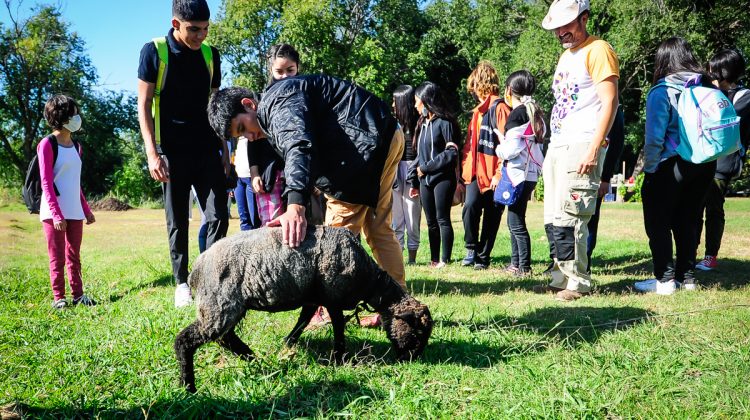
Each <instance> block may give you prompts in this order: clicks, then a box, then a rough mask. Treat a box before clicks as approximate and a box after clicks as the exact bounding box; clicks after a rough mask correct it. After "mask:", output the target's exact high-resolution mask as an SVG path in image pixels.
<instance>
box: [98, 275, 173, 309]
mask: <svg viewBox="0 0 750 420" xmlns="http://www.w3.org/2000/svg"><path fill="white" fill-rule="evenodd" d="M172 285H174V280H173V279H172V275H171V274H166V275H162V276H159V278H157V279H156V280H152V281H148V282H145V283H140V284H138V285H136V286H133V287H131V288H130V289H128V290H126V291H124V292H121V293H118V294H111V295H109V302H110V303H115V302H117V301H119V300H120V299H122V298H124V297H125V296H127V295H129V294H131V293H135V292H138V291H139V290H144V289H151V288H154V287H163V286H172Z"/></svg>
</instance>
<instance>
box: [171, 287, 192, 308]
mask: <svg viewBox="0 0 750 420" xmlns="http://www.w3.org/2000/svg"><path fill="white" fill-rule="evenodd" d="M192 303H193V297H192V296H191V295H190V286H188V284H187V283H182V284H178V285H177V287H176V288H175V289H174V307H175V308H182V307H184V306H188V305H190V304H192Z"/></svg>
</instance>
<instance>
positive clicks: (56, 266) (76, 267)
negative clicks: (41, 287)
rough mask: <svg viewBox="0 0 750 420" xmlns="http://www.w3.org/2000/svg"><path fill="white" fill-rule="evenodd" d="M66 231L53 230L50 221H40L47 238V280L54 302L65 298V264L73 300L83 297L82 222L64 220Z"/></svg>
mask: <svg viewBox="0 0 750 420" xmlns="http://www.w3.org/2000/svg"><path fill="white" fill-rule="evenodd" d="M66 222H67V228H66V230H55V227H54V224H53V223H52V219H47V220H44V221H42V227H43V229H44V236H46V237H47V253H48V254H49V278H50V283H51V284H52V295H53V296H54V298H55V300H59V299H63V298H65V272H64V268H63V266H65V263H66V262H67V266H68V280H69V281H70V289H71V292H72V293H73V299H76V298H78V297H80V296H81V295H83V283H82V281H81V237H82V236H83V220H66Z"/></svg>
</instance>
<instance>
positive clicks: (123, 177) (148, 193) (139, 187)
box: [110, 132, 161, 206]
mask: <svg viewBox="0 0 750 420" xmlns="http://www.w3.org/2000/svg"><path fill="white" fill-rule="evenodd" d="M123 137H124V139H123V140H124V141H123V142H122V149H123V150H122V160H123V163H122V166H120V167H119V168H117V169H116V170H115V171H114V172H113V173H112V175H111V181H112V190H111V191H110V193H111V194H112V195H113V196H114V197H116V198H117V199H119V200H122V201H126V202H128V203H130V204H131V205H135V206H137V205H140V204H141V203H143V202H145V201H155V200H159V199H160V198H161V188H160V184H159V183H158V182H156V181H154V180H153V179H151V175H150V174H149V173H148V161H147V159H146V152H145V151H144V148H143V143H142V142H140V139H139V138H138V135H137V134H136V133H135V132H129V133H127V134H126V135H125V136H123Z"/></svg>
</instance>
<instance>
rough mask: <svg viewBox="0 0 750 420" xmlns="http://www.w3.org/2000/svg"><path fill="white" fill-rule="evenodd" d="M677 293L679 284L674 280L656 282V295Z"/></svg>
mask: <svg viewBox="0 0 750 420" xmlns="http://www.w3.org/2000/svg"><path fill="white" fill-rule="evenodd" d="M676 291H677V282H676V281H674V280H668V281H657V282H656V294H657V295H673V294H674V292H676Z"/></svg>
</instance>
